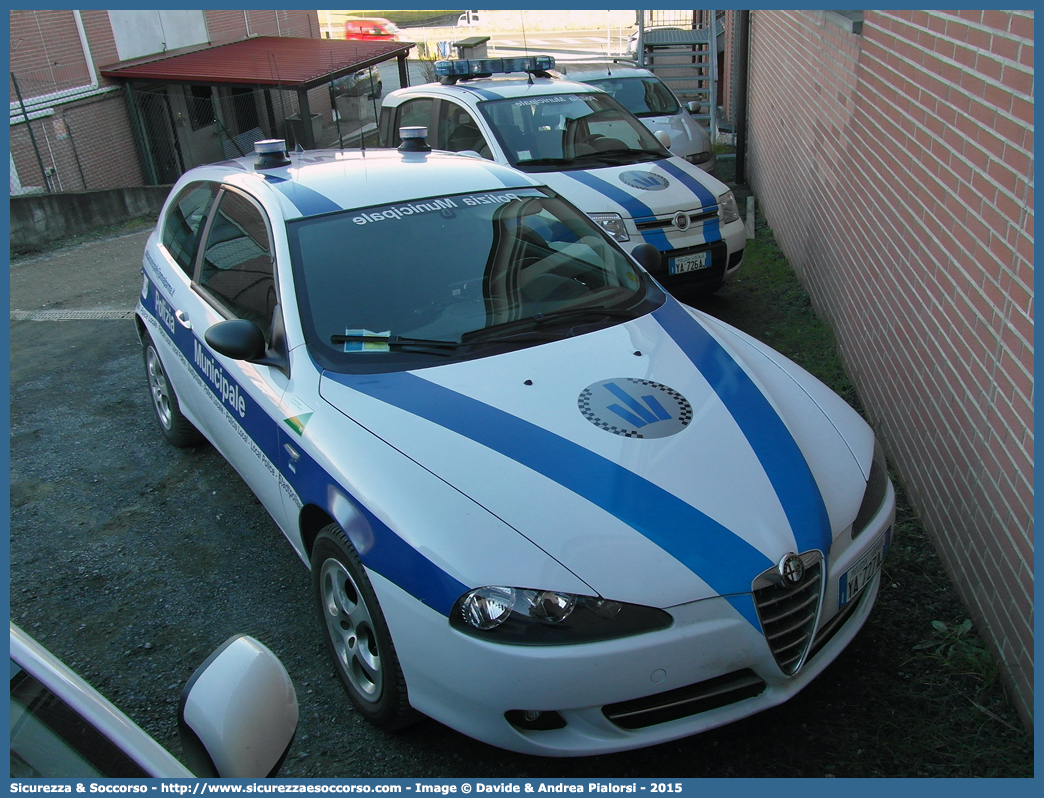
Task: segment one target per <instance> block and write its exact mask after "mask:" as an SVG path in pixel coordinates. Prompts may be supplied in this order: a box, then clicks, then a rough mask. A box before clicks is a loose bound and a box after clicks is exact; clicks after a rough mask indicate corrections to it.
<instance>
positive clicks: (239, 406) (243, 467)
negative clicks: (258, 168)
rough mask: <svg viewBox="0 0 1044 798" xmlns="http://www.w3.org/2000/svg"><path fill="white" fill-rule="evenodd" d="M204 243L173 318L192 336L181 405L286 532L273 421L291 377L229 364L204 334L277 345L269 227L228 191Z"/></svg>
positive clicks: (248, 202) (185, 350) (254, 208)
mask: <svg viewBox="0 0 1044 798" xmlns="http://www.w3.org/2000/svg"><path fill="white" fill-rule="evenodd" d="M200 240H201V246H200V247H199V252H198V254H197V257H196V263H195V273H194V279H193V282H192V290H191V291H188V292H184V293H183V295H182V296H180V297H179V299H178V303H177V304H178V307H177V308H176V309H175V311H174V316H175V319H176V322H177V324H178V325H180V326H181V327H183V328H184V329H185V330H187V331H188V332H190V333H191V335H187V336H183V337H182V338H181V339H180V341H179V349H180V351H181V355H182V358H181V362H182V365H183V366H184V367H187V369H188V370H189V375H190V378H191V381H192V383H193V384H192V385H191V386H190V387H189V388H188V389H187V390H179V392H178V397H179V399H180V400H181V402H182V403H183V404H188V405H190V409H191V413H192V416H193V417H195V419H197V420H198V422H197V423H198V424H200V425H201V426H202V428H203V431H204V432H205V434H206V435H207V437H208V438H210V440H211V441H212V442H213V443H214V445H215V446H216V447H217V448H218V450H219V451H220V452H221V453H222V454H223V455H224V456H225V458H226V459H227V460H228V461H229V462H230V463H231V464H232V465H233V466H234V467H235V469H236V470H237V471H238V472H239V474H240V475H241V476H242V477H243V479H244V480H245V481H246V482H247V484H248V485H249V486H250V488H251V489H252V490H253V491H254V493H255V494H256V495H257V497H258V498H259V499H260V500H261V502H262V503H263V504H264V505H265V507H266V508H267V509H268V511H269V512H270V513H271V514H272V516H273V517H274V518H275V519H276V521H277V522H278V523H279V524H280V526H283V525H284V523H285V520H286V519H285V515H284V511H283V504H282V500H281V496H280V488H279V474H278V470H277V468H276V466H275V463H276V462H277V457H276V454H275V452H276V449H277V446H278V434H277V431H276V417H277V416H278V417H279V418H282V416H281V415H279V413H280V402H281V399H282V395H283V393H284V391H285V389H286V385H287V382H288V374H287V373H284V369H281V368H279V367H277V366H272V365H261V364H257V363H250V362H247V361H244V360H233V359H231V358H228V357H224V356H222V355H219V354H218V353H217V352H215V351H214V350H213V349H212V348H211V347H210V346H208V344H207V342H206V332H207V330H208V329H210V328H211V327H212V326H214V325H215V324H218V323H219V322H222V321H226V320H229V319H245V320H248V321H251V322H253V323H255V324H257V326H258V327H259V328H260V329H261V330H262V332H263V333H264V335H265V339H266V341H267V342H269V343H271V342H272V340H273V338H277V339H278V338H279V337H280V336H279V332H278V331H279V330H280V329H281V322H282V317H281V312H280V309H279V296H278V288H277V281H276V268H277V266H278V264H276V262H275V259H274V257H273V251H274V250H273V247H272V226H271V224H270V222H269V219H268V218H267V216H266V214H265V212H264V211H263V209H262V207H261V205H260V204H259V203H257V202H256V201H254V200H253V199H252V198H250V197H249V196H247V195H246V194H245V193H243V192H241V191H239V190H237V189H233V188H230V187H227V186H223V187H222V188H221V190H220V191H219V193H218V195H217V197H216V198H215V200H214V203H213V208H212V210H211V212H210V214H209V218H208V220H207V223H206V226H205V228H204V230H203V232H202V234H201V237H200Z"/></svg>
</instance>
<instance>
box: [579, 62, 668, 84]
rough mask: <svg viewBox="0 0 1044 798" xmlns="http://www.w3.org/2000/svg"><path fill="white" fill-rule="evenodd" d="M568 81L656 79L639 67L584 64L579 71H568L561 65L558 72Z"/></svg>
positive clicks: (646, 70)
mask: <svg viewBox="0 0 1044 798" xmlns="http://www.w3.org/2000/svg"><path fill="white" fill-rule="evenodd" d="M559 71H560V72H561V73H562V74H563V75H564V76H565V77H566V78H567V79H568V80H573V81H579V82H584V81H588V80H603V79H606V78H654V77H656V76H655V75H654V74H653V73H652V72H650V71H649V70H648V69H642V68H641V67H633V66H622V65H620V64H608V63H607V64H601V65H597V64H584V65H583V66H582V67H581V68H580V69H570V68H569V65H568V64H562V68H561V69H560V70H559Z"/></svg>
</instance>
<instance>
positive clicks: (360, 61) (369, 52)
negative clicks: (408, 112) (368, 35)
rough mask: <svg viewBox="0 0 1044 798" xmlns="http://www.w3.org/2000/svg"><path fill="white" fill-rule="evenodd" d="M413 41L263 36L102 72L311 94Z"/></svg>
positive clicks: (401, 52) (131, 77)
mask: <svg viewBox="0 0 1044 798" xmlns="http://www.w3.org/2000/svg"><path fill="white" fill-rule="evenodd" d="M411 47H413V43H412V42H364V41H344V40H342V39H304V38H294V37H290V36H259V37H257V38H254V39H244V40H243V41H239V42H232V43H230V44H221V45H218V46H216V47H208V48H206V49H204V50H195V51H193V52H190V53H182V54H180V55H166V56H160V57H158V58H151V59H149V60H146V61H139V62H137V63H134V64H130V65H127V66H121V65H119V64H115V65H113V66H111V67H106V68H103V69H102V70H101V73H102V75H104V76H105V77H107V78H116V79H118V80H142V81H155V82H161V83H199V84H204V85H237V86H254V87H256V86H265V87H276V86H280V87H283V88H295V89H310V88H312V87H314V86H319V85H322V84H323V83H328V82H329V81H331V80H335V79H337V78H339V77H341V76H342V75H347V74H349V73H350V72H356V71H358V70H360V69H363V68H365V67H368V66H371V65H373V64H378V63H380V62H382V61H388V60H390V59H392V58H397V57H405V56H406V53H407V52H409V49H410V48H411Z"/></svg>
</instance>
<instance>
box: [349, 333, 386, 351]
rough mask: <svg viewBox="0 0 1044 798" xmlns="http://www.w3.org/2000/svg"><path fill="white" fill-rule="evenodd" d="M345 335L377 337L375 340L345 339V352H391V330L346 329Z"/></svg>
mask: <svg viewBox="0 0 1044 798" xmlns="http://www.w3.org/2000/svg"><path fill="white" fill-rule="evenodd" d="M344 334H345V337H351V338H376V339H377V340H375V341H372V342H371V341H345V342H344V351H345V352H390V351H391V349H390V347H389V346H388V336H390V335H391V330H385V331H384V332H374V331H373V330H345V331H344Z"/></svg>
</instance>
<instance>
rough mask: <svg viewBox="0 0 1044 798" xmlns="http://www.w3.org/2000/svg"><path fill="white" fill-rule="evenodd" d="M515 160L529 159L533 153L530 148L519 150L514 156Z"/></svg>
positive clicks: (531, 158)
mask: <svg viewBox="0 0 1044 798" xmlns="http://www.w3.org/2000/svg"><path fill="white" fill-rule="evenodd" d="M515 160H516V161H531V160H533V153H532V152H531V151H530V150H519V151H518V155H516V156H515Z"/></svg>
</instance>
